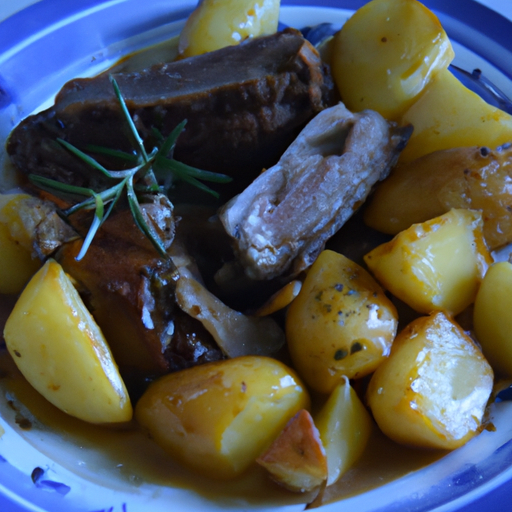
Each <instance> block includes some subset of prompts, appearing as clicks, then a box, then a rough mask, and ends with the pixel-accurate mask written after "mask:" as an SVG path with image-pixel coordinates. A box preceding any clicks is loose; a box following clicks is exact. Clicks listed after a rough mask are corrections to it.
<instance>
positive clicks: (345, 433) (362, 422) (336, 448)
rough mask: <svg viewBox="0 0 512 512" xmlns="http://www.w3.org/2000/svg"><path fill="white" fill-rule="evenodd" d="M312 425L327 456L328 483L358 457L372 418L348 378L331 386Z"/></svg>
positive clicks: (361, 451) (362, 449)
mask: <svg viewBox="0 0 512 512" xmlns="http://www.w3.org/2000/svg"><path fill="white" fill-rule="evenodd" d="M315 424H316V425H317V427H318V431H319V432H320V439H322V443H323V445H324V448H325V453H326V455H327V468H328V469H327V472H328V476H327V485H332V484H334V483H335V482H336V481H337V480H338V479H339V478H340V477H341V476H342V475H343V474H344V473H345V472H346V471H348V470H349V469H350V468H351V466H352V465H353V464H354V463H355V462H357V460H358V459H359V458H360V457H361V455H362V454H363V452H364V449H365V448H366V444H367V443H368V439H369V438H370V434H371V431H372V424H373V423H372V420H371V417H370V414H369V413H368V411H367V410H366V408H365V406H364V405H363V403H362V402H361V400H360V399H359V397H358V396H357V394H356V392H355V391H354V389H353V388H352V386H351V385H350V383H349V381H348V379H347V378H345V379H342V381H341V382H340V384H338V385H337V386H336V388H334V391H333V392H332V393H331V395H330V396H329V398H328V400H327V402H326V403H325V404H324V406H323V407H322V409H321V410H320V412H319V413H318V414H317V415H316V416H315Z"/></svg>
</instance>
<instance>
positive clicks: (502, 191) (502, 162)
mask: <svg viewBox="0 0 512 512" xmlns="http://www.w3.org/2000/svg"><path fill="white" fill-rule="evenodd" d="M510 180H512V147H509V146H505V147H499V148H497V149H495V150H491V149H489V148H487V147H477V146H473V147H467V148H454V149H446V150H443V151H435V152H433V153H429V154H428V155H425V156H423V157H421V158H418V159H417V160H414V161H412V162H409V163H406V164H399V165H398V166H397V167H396V168H395V169H394V170H393V171H392V173H391V175H390V176H389V177H388V178H387V179H386V180H384V181H383V182H382V183H381V184H379V186H378V187H377V189H376V191H375V193H374V194H373V196H372V197H371V199H370V201H369V203H368V206H367V207H366V209H365V212H364V221H365V223H366V224H367V225H368V226H370V227H372V228H374V229H377V230H379V231H382V232H384V233H389V234H393V235H395V234H397V233H399V232H400V231H403V230H404V229H407V228H408V227H410V226H411V225H412V224H417V223H419V222H425V221H427V220H430V219H433V218H434V217H437V216H439V215H442V214H443V213H446V212H447V211H449V210H450V209H452V208H470V209H473V210H480V211H481V212H482V215H483V221H484V227H483V231H484V237H485V240H486V242H487V244H488V245H489V248H490V249H491V250H492V249H496V248H498V247H501V246H503V245H506V244H508V243H510V242H512V212H511V211H510V205H511V204H512V191H511V190H510V187H509V185H508V184H509V182H510Z"/></svg>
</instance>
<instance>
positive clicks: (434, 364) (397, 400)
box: [367, 312, 493, 450]
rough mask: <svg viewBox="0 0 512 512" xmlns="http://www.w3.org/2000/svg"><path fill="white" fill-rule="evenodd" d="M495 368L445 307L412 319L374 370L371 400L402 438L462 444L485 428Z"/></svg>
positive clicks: (390, 432) (386, 427) (381, 421)
mask: <svg viewBox="0 0 512 512" xmlns="http://www.w3.org/2000/svg"><path fill="white" fill-rule="evenodd" d="M492 386H493V372H492V369H491V367H490V365H489V363H488V362H487V361H486V359H485V358H484V356H483V355H482V353H481V351H480V349H479V348H478V347H477V346H476V345H475V343H474V342H473V341H472V340H471V338H469V337H468V336H467V335H466V334H465V333H464V331H463V330H462V329H461V328H460V327H459V326H458V325H457V324H456V323H455V322H454V321H453V320H452V319H451V318H450V317H448V316H447V315H446V314H445V313H442V312H438V313H434V314H433V315H431V316H428V317H421V318H418V319H417V320H415V321H413V322H412V323H411V324H409V325H408V326H407V327H405V328H404V330H403V331H402V332H401V333H400V334H399V335H398V336H397V338H396V340H395V342H394V344H393V347H392V349H391V355H390V357H389V359H387V360H386V361H384V363H382V365H381V366H379V368H377V370H376V371H375V373H374V374H373V376H372V378H371V381H370V384H369V387H368V391H367V400H368V404H369V406H370V408H371V410H372V413H373V416H374V418H375V420H376V422H377V424H378V425H379V427H380V428H381V430H382V431H383V432H384V433H385V434H386V435H387V436H389V437H390V438H391V439H393V440H395V441H396V442H398V443H402V444H406V445H410V446H418V447H427V448H440V449H448V450H451V449H454V448H458V447H459V446H462V445H463V444H464V443H466V442H467V441H468V440H469V439H471V438H472V437H474V436H475V435H476V434H477V433H478V432H479V431H480V429H481V424H482V418H483V415H484V411H485V407H486V405H487V401H488V399H489V397H490V394H491V391H492Z"/></svg>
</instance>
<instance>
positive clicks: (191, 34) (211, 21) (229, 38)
mask: <svg viewBox="0 0 512 512" xmlns="http://www.w3.org/2000/svg"><path fill="white" fill-rule="evenodd" d="M279 5H280V0H202V1H201V2H199V5H198V6H197V7H196V9H195V10H194V11H193V12H192V14H191V15H190V16H189V17H188V19H187V21H186V23H185V26H184V27H183V30H182V32H181V34H180V38H179V43H178V51H179V55H180V56H181V57H192V56H194V55H200V54H202V53H206V52H211V51H213V50H218V49H219V48H224V47H225V46H233V45H237V44H239V43H241V42H242V41H244V40H245V39H248V38H250V37H257V36H262V35H270V34H273V33H274V32H276V30H277V23H278V20H279Z"/></svg>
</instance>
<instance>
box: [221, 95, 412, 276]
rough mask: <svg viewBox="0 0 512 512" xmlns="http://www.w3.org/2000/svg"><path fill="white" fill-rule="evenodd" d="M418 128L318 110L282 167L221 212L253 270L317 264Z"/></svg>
mask: <svg viewBox="0 0 512 512" xmlns="http://www.w3.org/2000/svg"><path fill="white" fill-rule="evenodd" d="M411 131H412V127H404V128H398V127H396V126H395V125H394V124H391V123H389V122H388V121H386V120H385V119H384V118H383V117H382V116H380V115H379V114H378V113H377V112H374V111H364V112H361V113H357V114H353V113H351V112H349V111H348V110H347V109H346V108H345V106H344V105H343V104H341V103H340V104H338V105H336V106H334V107H331V108H329V109H326V110H324V111H323V112H321V113H320V114H318V115H317V116H316V117H315V118H314V119H313V120H312V121H311V122H310V123H309V124H308V125H307V126H306V128H305V129H304V130H303V131H302V132H301V134H300V135H299V136H298V138H297V139H296V140H295V141H294V142H293V144H292V145H291V146H290V147H289V148H288V149H287V151H286V152H285V153H284V154H283V156H282V157H281V159H280V160H279V162H278V163H277V164H276V165H275V166H273V167H272V168H270V169H268V170H267V171H265V172H264V173H262V174H261V175H260V176H259V177H258V178H257V179H256V180H255V181H254V182H253V183H252V184H251V185H250V186H249V187H247V189H246V190H244V191H243V192H242V193H241V194H239V195H238V196H236V197H234V198H233V199H231V200H230V201H229V202H228V203H227V204H226V205H225V206H224V207H223V208H222V209H221V211H220V218H221V221H222V223H223V224H224V226H225V229H226V231H227V233H228V234H229V235H230V236H231V237H232V241H233V244H234V247H235V251H236V254H237V257H238V259H239V261H240V262H241V263H242V265H243V266H244V268H245V272H246V274H247V275H249V276H250V277H251V278H253V279H272V278H274V277H277V276H279V275H282V274H283V273H285V272H289V273H292V274H296V273H298V272H300V271H301V270H303V269H305V268H307V267H308V266H309V265H311V263H312V262H313V261H314V259H315V258H316V256H317V255H318V254H319V252H320V251H321V250H322V248H323V247H324V245H325V242H326V241H327V240H328V239H329V238H330V237H331V236H332V235H333V234H334V233H336V231H338V229H339V228H340V227H341V226H342V225H343V224H344V223H345V222H346V221H347V219H348V218H349V217H350V216H351V215H352V214H353V213H354V211H355V210H356V209H357V208H358V207H359V206H360V205H361V204H362V203H363V201H364V200H365V199H366V197H367V196H368V194H369V193H370V191H371V189H372V187H373V185H374V184H375V183H376V182H378V181H379V180H382V179H384V178H385V177H386V176H387V175H388V174H389V171H390V170H391V168H392V166H393V165H394V164H395V163H396V160H397V158H398V156H399V154H400V151H401V150H402V149H403V148H404V147H405V144H406V143H407V141H408V139H409V136H410V134H411Z"/></svg>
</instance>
